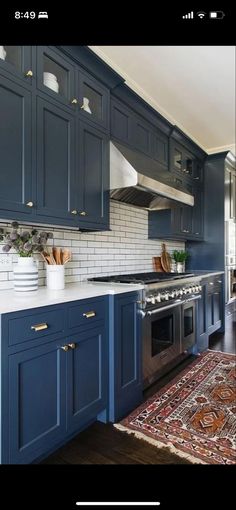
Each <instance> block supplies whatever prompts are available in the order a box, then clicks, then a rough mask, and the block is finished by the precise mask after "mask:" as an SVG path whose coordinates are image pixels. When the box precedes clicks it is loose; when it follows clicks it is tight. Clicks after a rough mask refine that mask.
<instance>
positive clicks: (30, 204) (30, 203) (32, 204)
mask: <svg viewBox="0 0 236 510" xmlns="http://www.w3.org/2000/svg"><path fill="white" fill-rule="evenodd" d="M26 205H27V207H34V202H31V201H30V202H26Z"/></svg>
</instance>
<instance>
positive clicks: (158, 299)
mask: <svg viewBox="0 0 236 510" xmlns="http://www.w3.org/2000/svg"><path fill="white" fill-rule="evenodd" d="M155 301H156V303H160V302H161V294H160V292H158V294H157V295H156V296H155Z"/></svg>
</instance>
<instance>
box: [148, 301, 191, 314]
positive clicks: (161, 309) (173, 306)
mask: <svg viewBox="0 0 236 510" xmlns="http://www.w3.org/2000/svg"><path fill="white" fill-rule="evenodd" d="M181 303H183V301H181V299H178V300H177V302H176V303H174V304H172V305H167V306H162V307H161V308H156V309H155V310H151V311H149V312H146V315H148V316H149V317H150V316H151V315H154V314H155V313H159V312H164V311H165V310H170V309H171V308H175V307H176V306H179V305H180V304H181Z"/></svg>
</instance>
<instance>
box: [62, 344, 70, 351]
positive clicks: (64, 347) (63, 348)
mask: <svg viewBox="0 0 236 510" xmlns="http://www.w3.org/2000/svg"><path fill="white" fill-rule="evenodd" d="M61 349H62V350H63V351H65V352H67V351H68V350H69V347H68V345H62V346H61Z"/></svg>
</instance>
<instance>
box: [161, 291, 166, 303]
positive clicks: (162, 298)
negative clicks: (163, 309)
mask: <svg viewBox="0 0 236 510" xmlns="http://www.w3.org/2000/svg"><path fill="white" fill-rule="evenodd" d="M165 299H166V297H165V294H164V292H162V293H161V301H165Z"/></svg>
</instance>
